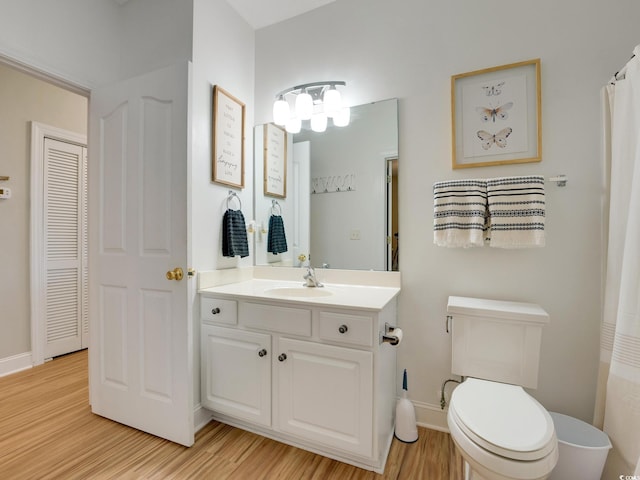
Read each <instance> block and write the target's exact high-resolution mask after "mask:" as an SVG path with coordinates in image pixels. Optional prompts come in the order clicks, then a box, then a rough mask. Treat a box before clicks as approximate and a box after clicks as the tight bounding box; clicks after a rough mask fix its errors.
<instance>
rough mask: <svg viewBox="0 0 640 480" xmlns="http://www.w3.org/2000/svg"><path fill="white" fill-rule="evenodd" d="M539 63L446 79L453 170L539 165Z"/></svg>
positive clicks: (540, 119)
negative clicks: (449, 96)
mask: <svg viewBox="0 0 640 480" xmlns="http://www.w3.org/2000/svg"><path fill="white" fill-rule="evenodd" d="M541 98H542V97H541V93H540V59H539V58H538V59H534V60H527V61H524V62H518V63H511V64H509V65H502V66H499V67H492V68H486V69H483V70H476V71H473V72H467V73H461V74H458V75H453V76H452V77H451V123H452V125H451V126H452V167H453V168H454V169H457V168H471V167H486V166H494V165H507V164H513V163H531V162H540V161H541V160H542V117H541Z"/></svg>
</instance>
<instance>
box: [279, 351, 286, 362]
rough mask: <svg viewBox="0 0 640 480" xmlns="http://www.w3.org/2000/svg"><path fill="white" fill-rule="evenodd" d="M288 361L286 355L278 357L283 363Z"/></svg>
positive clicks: (282, 354)
mask: <svg viewBox="0 0 640 480" xmlns="http://www.w3.org/2000/svg"><path fill="white" fill-rule="evenodd" d="M286 359H287V354H286V353H281V354H280V355H278V360H280V361H281V362H284V361H285V360H286Z"/></svg>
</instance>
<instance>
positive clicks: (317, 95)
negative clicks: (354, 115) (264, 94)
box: [273, 81, 351, 133]
mask: <svg viewBox="0 0 640 480" xmlns="http://www.w3.org/2000/svg"><path fill="white" fill-rule="evenodd" d="M346 85H347V84H346V82H341V81H330V82H313V83H305V84H304V85H297V86H295V87H292V88H288V89H286V90H283V91H282V92H280V93H278V94H277V95H276V101H275V102H274V104H273V123H275V124H276V125H282V126H284V127H285V129H286V130H287V132H289V133H298V132H300V129H301V128H302V121H303V120H305V121H306V120H309V121H310V126H311V130H313V131H314V132H324V131H325V130H326V129H327V124H328V119H329V118H331V119H332V120H333V124H334V125H335V126H336V127H346V126H347V125H349V120H350V117H351V109H350V108H349V107H347V106H344V105H343V102H342V94H341V93H340V90H338V89H337V88H336V87H344V86H346Z"/></svg>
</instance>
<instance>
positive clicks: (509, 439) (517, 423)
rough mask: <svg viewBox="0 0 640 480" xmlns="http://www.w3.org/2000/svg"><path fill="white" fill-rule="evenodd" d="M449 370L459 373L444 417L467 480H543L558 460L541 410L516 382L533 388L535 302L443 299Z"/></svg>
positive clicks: (538, 328) (537, 332) (538, 316)
mask: <svg viewBox="0 0 640 480" xmlns="http://www.w3.org/2000/svg"><path fill="white" fill-rule="evenodd" d="M447 312H448V314H449V316H450V317H451V327H452V369H451V370H452V372H453V373H454V374H456V375H461V376H463V377H466V380H465V381H464V382H462V384H460V385H459V386H457V387H456V388H455V389H454V391H453V394H452V395H451V400H450V402H449V413H448V416H447V423H448V425H449V431H450V432H451V437H452V439H453V441H454V443H455V444H456V446H457V448H458V450H459V452H460V454H461V455H462V457H463V458H464V460H465V463H466V478H467V479H469V480H515V479H527V480H538V479H540V480H541V479H546V478H548V477H549V475H550V474H551V471H552V470H553V467H554V466H555V465H556V462H557V461H558V442H557V439H556V434H555V429H554V425H553V420H552V418H551V416H550V415H549V413H548V412H547V411H546V410H545V409H544V407H543V406H542V405H540V403H538V402H537V401H536V400H535V399H534V398H533V397H531V396H530V395H529V394H528V393H527V392H525V391H524V389H523V388H522V387H527V388H536V387H537V384H538V363H539V359H540V341H541V337H542V327H543V326H544V325H545V324H547V323H549V315H548V314H547V312H545V311H544V310H543V309H542V308H541V307H539V306H538V305H534V304H530V303H518V302H504V301H496V300H485V299H479V298H467V297H449V302H448V305H447Z"/></svg>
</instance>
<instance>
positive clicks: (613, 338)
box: [594, 45, 640, 479]
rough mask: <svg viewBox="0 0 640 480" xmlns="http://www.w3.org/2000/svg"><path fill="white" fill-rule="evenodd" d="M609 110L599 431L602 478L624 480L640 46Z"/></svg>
mask: <svg viewBox="0 0 640 480" xmlns="http://www.w3.org/2000/svg"><path fill="white" fill-rule="evenodd" d="M604 106H605V118H604V124H605V140H606V141H605V147H606V148H605V150H606V151H605V159H606V160H607V162H609V167H610V172H611V173H610V186H609V192H610V202H609V236H608V247H607V249H608V251H607V265H606V278H605V293H604V309H603V322H602V332H601V341H600V374H599V378H598V397H597V402H596V410H595V415H594V424H595V425H596V426H598V427H601V428H603V429H604V431H605V432H606V433H607V434H608V435H609V437H610V439H611V443H612V444H613V449H612V450H611V452H610V453H609V457H608V459H607V464H606V466H605V471H604V473H603V476H602V478H603V479H618V478H621V477H620V476H621V475H622V476H628V475H640V45H639V46H637V47H636V48H635V49H634V57H633V58H632V59H631V60H630V61H629V62H628V63H627V65H625V67H624V68H623V69H622V70H621V71H620V73H619V74H618V75H617V78H616V77H614V78H613V79H612V82H611V84H610V85H607V87H606V93H605V95H604ZM639 478H640V477H639Z"/></svg>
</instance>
